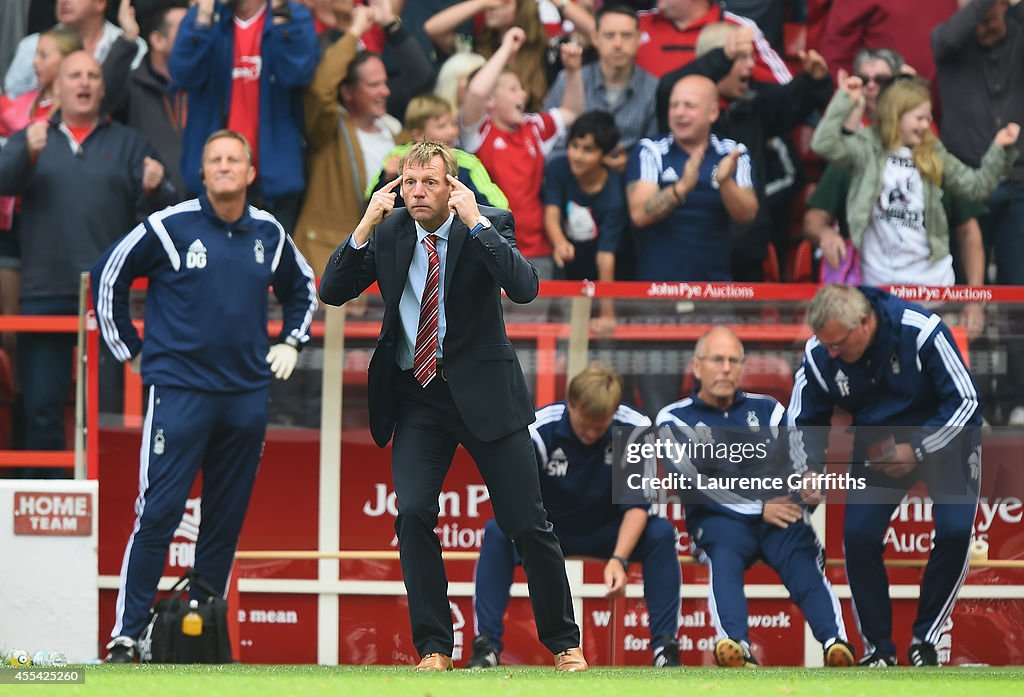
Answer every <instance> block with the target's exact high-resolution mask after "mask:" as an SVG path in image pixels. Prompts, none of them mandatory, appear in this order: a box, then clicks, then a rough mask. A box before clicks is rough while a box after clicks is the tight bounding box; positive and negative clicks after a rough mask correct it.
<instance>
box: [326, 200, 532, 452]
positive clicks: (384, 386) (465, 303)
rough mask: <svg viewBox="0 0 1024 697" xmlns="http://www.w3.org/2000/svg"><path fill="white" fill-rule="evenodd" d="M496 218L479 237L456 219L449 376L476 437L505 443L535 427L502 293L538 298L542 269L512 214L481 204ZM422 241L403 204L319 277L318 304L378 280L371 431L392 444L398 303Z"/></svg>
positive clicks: (447, 285)
mask: <svg viewBox="0 0 1024 697" xmlns="http://www.w3.org/2000/svg"><path fill="white" fill-rule="evenodd" d="M480 211H481V213H483V214H484V215H486V216H487V218H488V219H489V220H490V221H491V224H492V227H491V229H489V230H482V231H481V232H480V233H479V234H478V235H477V236H476V238H475V239H471V238H470V237H469V230H468V229H467V228H466V226H465V225H464V224H463V223H462V221H461V220H460V219H459V217H458V216H457V215H456V216H455V219H454V220H453V221H452V227H451V232H450V233H449V236H448V252H447V254H448V256H447V261H446V263H445V275H444V278H443V279H442V283H444V310H445V320H446V323H447V328H446V330H445V337H444V344H443V346H442V354H443V356H444V372H445V377H446V379H447V381H448V386H449V388H450V389H451V394H452V398H453V399H454V401H455V405H456V408H457V409H458V411H459V414H460V415H461V416H462V419H463V421H464V422H465V423H466V426H467V427H468V428H469V430H470V432H471V433H472V434H473V435H474V436H476V437H477V438H479V439H481V440H484V441H491V440H497V439H498V438H502V437H504V436H507V435H509V434H510V433H513V432H514V431H517V430H519V429H521V428H525V427H526V426H528V425H529V424H531V423H533V420H534V410H533V404H532V402H531V401H530V394H529V391H528V390H527V388H526V380H525V378H524V377H523V370H522V367H521V366H520V365H519V359H518V357H517V356H516V352H515V349H513V348H512V344H511V343H510V342H509V339H508V335H507V334H506V333H505V320H504V317H503V315H502V311H501V290H502V289H504V291H505V293H506V294H507V295H508V297H509V299H510V300H512V301H513V302H516V303H528V302H530V301H531V300H533V299H534V298H535V297H537V290H538V280H537V272H536V271H535V270H534V268H533V267H532V266H531V265H530V263H529V262H528V261H526V259H525V258H524V257H523V256H522V254H520V252H519V250H518V249H517V248H516V243H515V235H514V229H515V222H514V220H513V218H512V214H511V213H510V212H508V211H505V210H501V209H498V208H490V207H488V206H482V207H481V209H480ZM415 245H416V228H415V225H414V223H413V220H412V218H411V217H410V216H409V213H408V211H407V210H406V209H405V208H396V209H395V210H394V211H393V212H392V214H391V215H390V216H388V218H387V219H386V220H384V221H383V222H382V223H381V224H380V225H378V226H377V229H376V230H375V232H374V233H373V236H372V237H371V238H370V243H369V244H368V245H366V246H365V247H364V248H362V249H354V248H352V247H351V246H350V245H349V242H348V240H346V241H345V242H344V243H342V245H341V246H340V247H338V249H337V250H335V252H334V254H332V255H331V258H330V260H329V261H328V263H327V268H326V269H324V273H323V278H322V279H321V281H320V298H321V299H322V300H323V301H324V302H325V303H327V304H328V305H342V304H344V303H345V302H347V301H349V300H351V299H352V298H355V297H357V296H358V295H359V294H360V293H362V292H363V291H364V290H366V288H367V287H369V286H370V284H372V283H373V282H374V281H376V282H377V285H378V287H379V288H380V293H381V296H382V297H383V299H384V304H385V309H384V321H383V323H382V324H381V331H380V336H379V337H378V339H377V348H376V350H375V351H374V352H373V358H371V360H370V368H369V378H368V388H369V400H368V401H369V409H370V432H371V433H372V434H373V439H374V441H376V443H377V445H379V446H380V447H382V448H383V447H384V446H386V445H387V444H388V441H390V440H391V436H392V434H393V433H394V430H395V417H396V413H395V395H394V388H393V381H394V378H395V375H396V373H398V371H399V369H398V365H397V363H395V356H396V347H397V346H398V342H399V341H402V336H401V318H400V316H399V311H398V303H399V300H400V299H401V297H402V290H403V289H404V288H405V283H406V279H407V277H408V275H409V265H410V264H411V262H412V255H413V250H414V248H415Z"/></svg>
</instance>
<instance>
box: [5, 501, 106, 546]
mask: <svg viewBox="0 0 1024 697" xmlns="http://www.w3.org/2000/svg"><path fill="white" fill-rule="evenodd" d="M92 518H93V512H92V499H91V497H90V496H89V494H71V493H66V492H59V491H16V492H14V534H15V535H79V536H87V535H91V534H92V525H93V522H92Z"/></svg>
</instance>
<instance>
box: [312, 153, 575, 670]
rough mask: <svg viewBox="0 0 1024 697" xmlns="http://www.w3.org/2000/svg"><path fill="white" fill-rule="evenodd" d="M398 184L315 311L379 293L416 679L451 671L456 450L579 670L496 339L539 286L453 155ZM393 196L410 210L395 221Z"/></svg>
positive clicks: (524, 436)
mask: <svg viewBox="0 0 1024 697" xmlns="http://www.w3.org/2000/svg"><path fill="white" fill-rule="evenodd" d="M399 170H400V171H401V173H402V174H401V176H400V177H398V178H397V179H395V180H393V181H392V182H391V183H390V184H388V185H387V186H386V187H384V188H383V189H381V190H380V191H377V192H376V193H375V194H374V195H373V197H372V198H371V199H370V202H369V205H368V206H367V208H366V212H365V213H364V214H363V218H362V220H360V221H359V224H358V225H357V226H356V229H355V230H354V231H353V233H352V235H351V236H350V237H349V239H348V240H347V241H346V242H345V243H344V244H342V245H341V246H340V247H339V248H338V249H337V250H336V251H335V252H334V254H333V255H332V256H331V259H330V261H329V262H328V264H327V268H326V269H325V270H324V274H323V279H322V280H321V283H320V297H321V299H322V300H323V301H324V302H325V303H327V304H329V305H341V304H343V303H345V302H347V301H349V300H351V299H352V298H355V297H357V296H358V295H359V294H360V293H361V292H362V291H363V290H365V289H366V288H367V287H368V286H369V285H370V284H372V283H373V282H374V281H376V282H377V285H378V287H379V288H380V292H381V296H382V297H383V299H384V302H385V311H384V321H383V323H382V327H381V334H380V338H379V340H378V342H377V348H376V350H375V351H374V353H373V359H372V360H371V361H370V368H369V409H370V431H371V432H372V434H373V438H374V440H375V441H376V442H377V445H379V446H380V447H385V446H386V445H387V444H388V441H390V440H391V437H392V434H393V435H394V444H393V446H392V456H391V469H392V475H393V478H394V484H395V493H396V494H397V496H398V517H397V518H396V519H395V532H396V533H397V534H398V544H399V550H400V553H401V560H402V575H403V577H404V578H405V586H406V590H407V592H408V596H409V615H410V618H411V620H412V633H413V641H414V642H415V644H416V650H417V651H418V652H419V653H420V656H421V657H422V660H421V661H420V663H419V665H418V666H417V669H418V670H451V669H452V659H451V654H452V648H453V646H454V638H453V631H452V621H451V610H450V608H449V605H448V598H447V579H446V577H445V571H444V563H443V561H442V560H441V545H440V542H439V541H438V538H437V535H436V534H435V533H434V527H435V526H436V525H437V517H438V512H439V511H438V500H437V498H438V495H439V494H440V493H441V486H442V484H443V482H444V477H445V475H446V474H447V472H448V468H449V467H450V466H451V462H452V457H453V455H454V454H455V448H456V447H457V446H458V445H459V444H460V443H461V444H462V445H463V446H465V448H466V450H468V451H469V454H470V455H472V457H473V459H474V460H475V461H476V464H477V467H478V468H479V469H480V473H481V475H482V476H483V478H484V482H485V483H486V484H487V487H488V489H489V491H490V495H491V502H492V504H493V507H494V515H495V518H496V519H497V521H498V525H499V526H500V527H501V529H502V531H503V532H504V533H505V534H506V535H508V536H509V537H510V538H511V539H512V540H514V542H515V545H516V550H517V551H518V552H519V554H520V555H521V556H522V558H523V567H524V569H526V575H527V582H528V584H529V587H530V598H531V600H532V602H533V612H534V617H535V619H536V622H537V634H538V636H539V637H540V640H541V642H542V643H543V644H544V645H545V646H546V647H547V648H548V649H549V650H550V651H551V652H552V653H553V654H554V655H555V667H556V668H557V669H558V670H563V671H581V670H586V669H587V662H586V661H585V660H584V658H583V652H582V651H581V650H580V648H579V645H580V633H579V628H578V627H577V626H576V622H575V620H574V618H573V612H572V600H571V598H570V594H569V584H568V580H567V579H566V576H565V565H564V558H563V556H562V552H561V548H560V547H559V544H558V539H557V538H556V537H555V534H554V532H553V531H552V528H551V525H550V523H548V520H547V514H546V513H545V511H544V506H543V504H542V502H541V497H540V483H539V480H538V475H537V468H536V464H535V459H534V455H533V446H532V444H531V441H530V436H529V433H528V431H527V426H528V425H529V424H530V423H532V422H533V420H534V411H533V405H532V404H531V402H530V396H529V393H528V391H527V389H526V381H525V379H524V377H523V371H522V368H521V367H520V365H519V360H518V358H517V357H516V352H515V350H514V349H513V348H512V344H511V343H509V339H508V336H507V335H506V333H505V322H504V318H503V316H502V311H501V290H502V289H504V291H505V293H506V295H508V297H509V299H510V300H512V301H513V302H517V303H528V302H530V301H531V300H533V299H534V298H535V297H536V296H537V288H538V282H537V272H536V271H534V269H533V267H532V266H530V264H529V262H527V261H526V259H525V258H524V257H523V256H522V255H521V254H520V253H519V250H518V249H517V248H516V243H515V236H514V234H513V232H514V225H515V224H514V221H513V218H512V214H511V213H509V212H508V211H504V210H500V209H497V208H489V207H484V209H483V212H484V213H483V214H481V210H480V208H479V207H478V206H477V203H476V199H475V197H474V196H473V193H472V191H470V190H469V189H468V188H467V187H466V186H465V185H464V184H462V183H461V182H459V181H458V179H456V178H455V174H456V173H457V172H458V166H457V164H456V162H455V158H454V155H453V154H452V152H451V150H450V149H449V148H447V147H445V146H444V145H442V144H440V143H436V142H432V141H424V142H421V143H416V144H415V145H414V146H413V147H412V148H410V149H409V151H408V152H407V153H406V154H405V156H404V157H403V158H402V161H401V162H400V164H399ZM399 185H401V187H402V197H403V198H404V200H405V202H406V204H407V205H408V208H398V209H394V203H395V193H394V190H395V189H396V187H398V186H399Z"/></svg>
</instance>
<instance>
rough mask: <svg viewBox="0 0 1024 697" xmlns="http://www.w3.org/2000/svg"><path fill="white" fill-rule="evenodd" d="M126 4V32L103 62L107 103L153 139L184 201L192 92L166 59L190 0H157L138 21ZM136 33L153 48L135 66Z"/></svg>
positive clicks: (123, 15) (119, 116)
mask: <svg viewBox="0 0 1024 697" xmlns="http://www.w3.org/2000/svg"><path fill="white" fill-rule="evenodd" d="M125 9H126V10H127V11H122V13H121V15H120V17H119V20H120V22H121V29H122V30H123V31H124V35H123V36H121V37H120V38H119V39H118V40H117V41H115V42H114V45H113V46H112V47H111V49H110V54H109V55H108V56H107V60H106V61H105V62H104V64H103V74H104V76H105V79H106V80H107V85H106V91H107V96H106V100H105V102H104V106H105V108H106V109H107V110H109V112H110V114H111V115H112V116H113V117H114V118H115V119H117V120H118V121H120V122H121V123H123V124H126V125H128V126H131V127H132V128H134V129H136V130H137V131H139V132H140V133H141V134H142V135H144V136H146V138H148V139H149V141H150V142H151V143H153V146H154V147H155V148H156V152H157V155H158V156H159V160H160V161H161V162H163V163H165V165H164V166H165V167H166V168H167V176H168V178H169V179H170V180H171V183H172V184H174V188H175V190H176V191H177V192H178V196H177V199H176V200H175V202H177V201H183V200H185V197H186V195H187V189H186V188H185V182H184V180H183V178H182V176H181V133H182V131H183V130H184V128H185V120H186V117H187V114H188V106H187V105H188V94H187V93H186V92H185V90H184V89H182V88H181V87H179V86H178V85H175V84H174V81H173V80H172V79H171V73H170V70H169V69H168V67H167V60H168V59H169V58H170V56H171V49H172V48H173V47H174V39H175V37H176V36H177V35H178V25H180V24H181V20H182V19H184V18H185V13H186V12H187V11H188V0H156V2H155V3H154V4H153V6H147V7H146V8H145V9H144V10H140V12H139V14H138V21H136V19H135V12H134V10H132V9H131V7H130V6H129V7H128V8H122V10H125ZM137 37H142V38H143V39H145V40H146V45H147V46H148V47H149V51H148V52H147V53H146V55H145V57H143V59H142V63H141V64H140V65H139V67H137V68H135V69H134V70H132V64H133V63H134V61H135V51H136V44H135V39H136V38H137Z"/></svg>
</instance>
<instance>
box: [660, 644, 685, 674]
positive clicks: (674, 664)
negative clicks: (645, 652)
mask: <svg viewBox="0 0 1024 697" xmlns="http://www.w3.org/2000/svg"><path fill="white" fill-rule="evenodd" d="M681 665H683V664H682V663H681V662H680V660H679V642H678V641H676V640H675V639H666V640H665V642H664V643H663V644H662V645H661V648H659V649H658V650H657V652H655V654H654V667H655V668H678V667H679V666H681Z"/></svg>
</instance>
